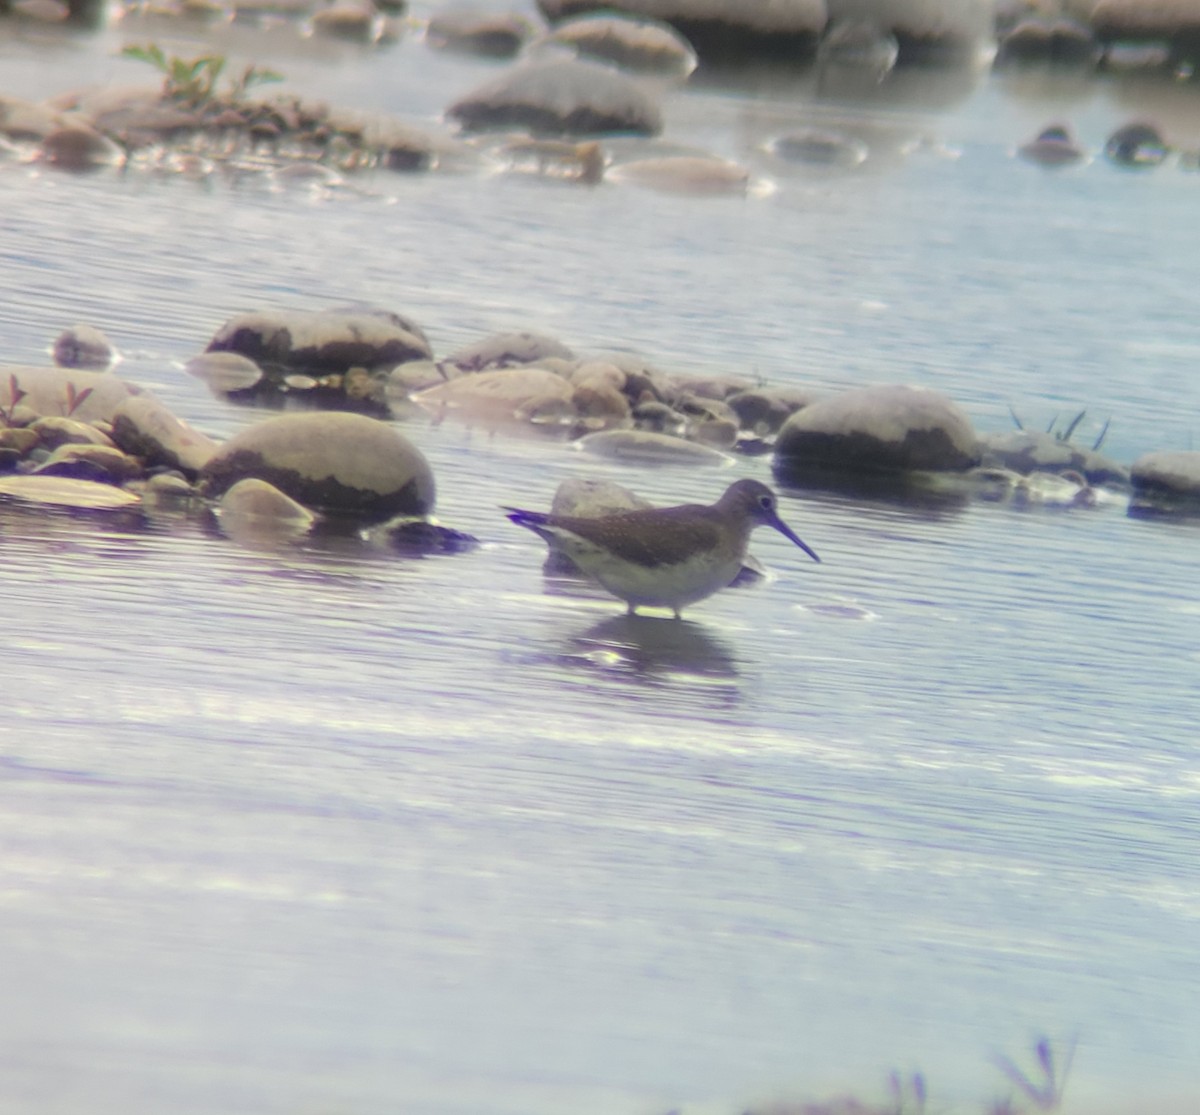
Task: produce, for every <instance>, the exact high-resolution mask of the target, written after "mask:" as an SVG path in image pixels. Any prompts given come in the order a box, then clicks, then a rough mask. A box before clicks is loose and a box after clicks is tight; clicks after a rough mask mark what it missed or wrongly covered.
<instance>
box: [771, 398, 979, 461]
mask: <svg viewBox="0 0 1200 1115" xmlns="http://www.w3.org/2000/svg"><path fill="white" fill-rule="evenodd" d="M978 463H979V448H978V442H977V438H976V436H975V431H974V430H973V429H972V427H971V421H970V419H969V418H968V417H967V416H966V414H965V413H964V412H963V411H962V410H961V409H960V408H959V407H958V406H957V405H956V404H955V403H953V402H951V400H950V399H948V398H947V397H946V396H945V395H942V394H941V393H940V392H937V391H933V390H930V389H929V388H925V387H911V386H907V385H900V384H895V385H892V384H887V385H881V386H874V387H859V388H854V389H852V390H849V391H843V392H842V393H841V394H838V395H833V396H830V397H829V398H825V399H820V400H818V401H817V402H815V403H812V404H811V405H809V406H806V407H805V408H804V409H803V410H801V411H798V412H797V413H795V414H793V415H792V416H791V417H790V418H789V419H788V420H787V421H786V422H785V423H784V425H783V428H782V429H781V430H780V431H779V435H778V438H777V439H776V442H775V471H776V473H777V474H778V475H779V476H780V478H781V479H784V480H797V479H804V478H807V477H809V476H812V475H814V474H816V475H825V476H826V477H830V476H836V475H839V474H840V475H847V476H854V475H871V474H874V475H880V474H893V475H896V474H902V473H910V472H926V471H932V472H943V471H958V470H962V469H967V468H971V467H972V466H973V465H976V464H978Z"/></svg>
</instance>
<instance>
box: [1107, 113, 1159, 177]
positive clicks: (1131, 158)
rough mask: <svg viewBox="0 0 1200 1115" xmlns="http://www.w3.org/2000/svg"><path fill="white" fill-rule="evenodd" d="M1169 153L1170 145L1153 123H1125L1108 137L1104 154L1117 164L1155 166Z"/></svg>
mask: <svg viewBox="0 0 1200 1115" xmlns="http://www.w3.org/2000/svg"><path fill="white" fill-rule="evenodd" d="M1170 153H1171V148H1170V145H1169V144H1168V143H1167V141H1166V140H1165V139H1164V138H1163V136H1162V133H1161V132H1160V131H1159V130H1158V128H1156V127H1155V126H1154V125H1153V124H1146V123H1143V122H1140V121H1138V122H1135V123H1132V124H1125V125H1123V126H1122V127H1120V128H1118V129H1117V130H1116V131H1115V132H1113V134H1112V135H1110V136H1109V137H1108V142H1107V143H1106V144H1105V145H1104V154H1105V156H1106V157H1107V158H1108V159H1109V161H1110V162H1114V163H1116V164H1117V165H1118V166H1125V167H1134V168H1146V167H1156V166H1158V165H1159V164H1160V163H1161V162H1163V161H1164V160H1165V159H1166V157H1167V156H1168V155H1169V154H1170Z"/></svg>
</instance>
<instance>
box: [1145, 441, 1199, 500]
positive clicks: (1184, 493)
mask: <svg viewBox="0 0 1200 1115" xmlns="http://www.w3.org/2000/svg"><path fill="white" fill-rule="evenodd" d="M1130 480H1131V483H1132V484H1133V498H1132V500H1131V502H1130V504H1129V514H1130V515H1154V514H1171V513H1186V514H1191V515H1196V514H1200V450H1197V449H1175V450H1161V451H1158V452H1155V453H1146V454H1144V455H1143V456H1141V457H1139V458H1138V459H1137V460H1136V461H1134V462H1133V467H1132V468H1131V469H1130Z"/></svg>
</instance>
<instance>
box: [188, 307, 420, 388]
mask: <svg viewBox="0 0 1200 1115" xmlns="http://www.w3.org/2000/svg"><path fill="white" fill-rule="evenodd" d="M207 351H208V352H236V353H240V354H241V355H242V356H245V357H247V358H249V359H250V360H253V361H255V363H257V364H258V365H259V366H260V367H261V368H262V369H263V370H264V371H267V372H272V371H274V372H276V373H279V374H287V373H291V372H296V373H300V374H307V375H313V376H318V377H320V376H323V375H331V374H342V373H344V372H346V371H347V370H349V369H350V368H354V367H361V368H370V369H376V368H379V369H383V368H388V369H390V368H393V367H395V366H396V365H397V364H403V363H404V362H405V361H407V360H428V359H430V358H431V357H432V355H433V352H432V350H431V349H430V347H429V341H428V340H427V339H426V337H425V334H424V332H423V331H422V330H421V328H420V327H419V326H418V325H417V324H416V323H415V322H413V321H411V320H410V319H408V318H407V317H404V316H402V315H400V314H396V313H390V312H387V311H377V310H363V309H356V308H352V309H333V310H318V311H314V312H306V311H296V310H293V311H288V310H267V311H263V312H260V313H249V314H239V315H238V316H236V317H233V318H230V320H229V321H227V322H226V323H225V324H224V325H223V326H221V328H220V329H219V330H218V331H217V333H216V335H215V336H214V337H213V339H212V340H211V341H210V342H209V343H208V349H207Z"/></svg>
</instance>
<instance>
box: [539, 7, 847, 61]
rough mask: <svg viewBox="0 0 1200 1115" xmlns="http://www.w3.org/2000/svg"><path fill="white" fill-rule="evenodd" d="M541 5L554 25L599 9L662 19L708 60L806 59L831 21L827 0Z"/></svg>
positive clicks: (813, 52)
mask: <svg viewBox="0 0 1200 1115" xmlns="http://www.w3.org/2000/svg"><path fill="white" fill-rule="evenodd" d="M538 7H539V8H540V9H541V10H542V13H543V14H544V15H545V16H546V18H547V19H549V20H550V21H551V22H552V23H556V22H558V21H559V20H562V19H565V18H567V17H569V16H576V15H584V14H587V13H591V12H597V11H606V12H619V13H621V14H623V15H630V16H637V17H641V18H650V19H660V20H663V21H664V22H666V23H669V24H670V25H671V26H672V27H674V28H675V30H676V31H678V32H679V33H680V34H681V35H683V36H684V38H685V39H687V41H688V42H689V43H691V45H692V47H693V48H694V49H695V51H696V53H697V55H698V56H699V57H700V59H701V60H702V61H704V62H706V63H722V62H726V63H728V62H744V61H747V60H750V59H759V60H763V59H768V60H777V61H786V62H789V63H803V62H804V61H806V60H808V59H811V58H812V56H813V55H814V54H815V52H816V49H817V42H818V40H819V38H820V36H821V32H822V31H823V30H824V29H825V24H826V22H827V19H828V12H827V10H826V6H825V0H716V2H714V0H538Z"/></svg>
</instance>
